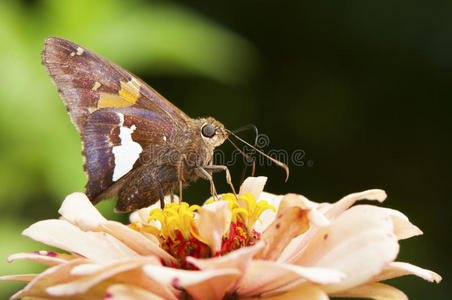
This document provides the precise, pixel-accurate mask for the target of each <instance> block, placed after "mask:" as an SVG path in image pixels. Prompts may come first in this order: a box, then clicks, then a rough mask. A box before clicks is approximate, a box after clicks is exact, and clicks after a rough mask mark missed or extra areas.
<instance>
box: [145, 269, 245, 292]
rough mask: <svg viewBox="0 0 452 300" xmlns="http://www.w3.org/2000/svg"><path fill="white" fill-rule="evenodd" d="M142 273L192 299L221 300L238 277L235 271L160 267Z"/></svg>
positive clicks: (237, 272)
mask: <svg viewBox="0 0 452 300" xmlns="http://www.w3.org/2000/svg"><path fill="white" fill-rule="evenodd" d="M143 270H144V272H145V273H146V274H147V275H148V276H149V277H151V278H154V279H155V280H157V281H159V282H160V283H161V284H164V285H172V286H174V287H176V288H183V289H185V290H186V291H187V292H188V293H189V294H190V295H191V296H192V297H193V298H194V299H203V300H210V299H212V300H216V299H218V300H221V299H223V297H224V295H225V294H226V292H227V291H228V289H229V287H230V286H231V285H232V284H233V283H234V282H235V281H236V279H237V278H238V277H239V276H240V271H239V270H237V269H232V268H230V269H221V270H208V271H186V270H180V269H174V268H167V267H162V266H151V265H148V266H145V267H144V268H143Z"/></svg>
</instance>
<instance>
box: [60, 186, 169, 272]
mask: <svg viewBox="0 0 452 300" xmlns="http://www.w3.org/2000/svg"><path fill="white" fill-rule="evenodd" d="M59 212H60V214H61V215H62V216H63V218H64V219H65V220H67V221H69V222H70V223H72V224H74V225H76V226H77V227H79V228H80V229H82V230H83V231H90V230H92V231H104V232H107V233H109V234H110V235H111V236H114V237H116V238H117V239H118V240H120V241H122V242H123V243H124V244H126V245H127V246H129V247H130V248H131V249H133V250H134V251H136V252H137V253H138V254H141V255H156V256H158V257H160V258H162V259H163V260H164V261H165V262H167V263H169V264H170V263H175V259H174V258H173V257H172V256H171V255H169V254H168V253H167V252H165V251H164V250H162V249H161V248H160V247H159V245H156V244H155V243H153V242H152V241H151V240H149V239H147V238H146V239H144V238H143V235H142V234H141V233H139V232H137V231H135V230H133V229H130V228H129V227H128V226H125V225H124V224H122V223H119V222H115V221H107V219H105V218H104V217H103V216H102V215H101V214H100V213H99V211H98V210H97V209H96V208H95V207H94V206H93V205H92V204H91V201H90V200H89V199H88V198H87V197H86V195H85V194H82V193H73V194H70V195H69V196H67V197H66V199H65V200H64V202H63V204H62V205H61V208H60V210H59Z"/></svg>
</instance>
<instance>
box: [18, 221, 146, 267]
mask: <svg viewBox="0 0 452 300" xmlns="http://www.w3.org/2000/svg"><path fill="white" fill-rule="evenodd" d="M22 234H23V235H25V236H28V237H30V238H31V239H33V240H35V241H38V242H41V243H44V244H46V245H49V246H53V247H56V248H60V249H63V250H66V251H69V252H72V253H77V254H80V255H82V256H84V257H87V258H90V259H93V260H94V261H98V262H104V263H107V262H109V261H115V260H117V259H121V258H124V257H135V256H138V254H137V253H136V252H135V251H133V250H132V249H130V248H129V247H127V246H125V245H124V244H123V243H122V242H120V241H119V240H117V239H116V238H114V237H112V236H111V235H109V234H106V233H104V232H90V231H89V232H85V231H82V230H80V229H79V228H78V227H76V226H74V225H72V224H71V223H69V222H67V221H64V220H45V221H40V222H37V223H34V224H33V225H31V226H30V227H28V228H27V229H25V230H24V231H23V233H22Z"/></svg>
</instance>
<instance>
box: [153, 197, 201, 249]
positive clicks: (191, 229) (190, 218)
mask: <svg viewBox="0 0 452 300" xmlns="http://www.w3.org/2000/svg"><path fill="white" fill-rule="evenodd" d="M197 209H199V205H192V206H189V205H188V203H185V202H182V203H181V204H178V203H167V204H165V208H164V209H163V210H161V209H160V208H156V209H153V210H151V212H150V213H149V218H148V223H149V222H150V221H152V220H157V221H159V222H160V224H161V228H160V235H161V236H163V237H164V238H166V237H170V238H171V239H173V240H175V239H176V238H177V232H180V233H181V234H182V236H183V237H184V239H185V240H188V239H190V238H191V237H192V236H193V237H195V238H196V239H198V240H201V239H200V237H199V234H198V228H197V227H196V224H195V221H194V213H193V212H194V211H195V210H197Z"/></svg>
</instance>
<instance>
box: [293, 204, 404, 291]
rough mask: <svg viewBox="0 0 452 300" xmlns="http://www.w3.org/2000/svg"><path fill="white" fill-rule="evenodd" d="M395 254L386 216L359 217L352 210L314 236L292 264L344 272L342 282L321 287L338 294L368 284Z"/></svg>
mask: <svg viewBox="0 0 452 300" xmlns="http://www.w3.org/2000/svg"><path fill="white" fill-rule="evenodd" d="M398 251H399V245H398V242H397V238H396V237H395V235H394V234H393V224H392V220H391V218H390V217H389V216H384V217H383V216H381V215H371V214H363V212H362V210H361V209H359V207H358V208H357V207H352V208H350V209H349V210H347V211H345V212H344V213H343V214H342V215H340V216H339V217H338V218H337V219H335V220H334V221H333V222H332V223H331V225H330V226H328V227H324V228H321V229H320V230H319V231H318V232H317V233H316V234H315V236H314V238H313V239H312V240H311V242H310V244H309V245H308V247H307V249H306V250H305V252H304V253H303V254H302V255H301V258H300V259H298V261H297V262H296V264H298V265H303V266H317V267H325V268H332V269H335V270H338V271H341V272H344V273H345V274H346V275H347V278H346V279H345V280H344V281H342V282H340V283H339V284H333V285H328V286H324V287H322V289H324V290H325V291H327V292H338V291H342V290H346V289H349V288H351V287H353V286H357V285H361V284H363V283H365V282H367V281H369V280H370V279H371V278H372V277H373V276H375V275H377V274H379V273H380V272H381V271H382V270H383V269H384V267H385V266H386V265H387V264H389V263H390V262H392V261H393V260H394V259H395V257H396V256H397V253H398Z"/></svg>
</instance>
